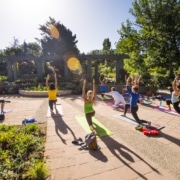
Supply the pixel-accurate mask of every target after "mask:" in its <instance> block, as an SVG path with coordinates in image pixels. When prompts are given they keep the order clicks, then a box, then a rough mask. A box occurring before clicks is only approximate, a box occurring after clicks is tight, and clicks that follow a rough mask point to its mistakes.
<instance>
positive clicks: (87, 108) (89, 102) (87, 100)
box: [82, 79, 98, 135]
mask: <svg viewBox="0 0 180 180" xmlns="http://www.w3.org/2000/svg"><path fill="white" fill-rule="evenodd" d="M86 84H87V82H86V79H84V81H83V87H82V98H83V100H84V113H85V116H86V120H87V123H88V125H89V127H90V129H91V131H92V132H94V133H95V134H96V135H97V134H98V132H97V131H96V129H95V127H94V126H93V123H92V117H93V116H94V115H95V110H94V108H93V104H94V101H95V97H96V85H95V80H94V79H93V90H88V91H87V93H86Z"/></svg>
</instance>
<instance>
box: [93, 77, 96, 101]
mask: <svg viewBox="0 0 180 180" xmlns="http://www.w3.org/2000/svg"><path fill="white" fill-rule="evenodd" d="M95 98H96V84H95V79H93V99H95Z"/></svg>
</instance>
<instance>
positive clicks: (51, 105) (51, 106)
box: [49, 100, 57, 111]
mask: <svg viewBox="0 0 180 180" xmlns="http://www.w3.org/2000/svg"><path fill="white" fill-rule="evenodd" d="M56 102H57V100H49V107H50V110H52V111H53V104H55V103H56Z"/></svg>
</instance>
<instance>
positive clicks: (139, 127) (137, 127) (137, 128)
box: [135, 124, 143, 131]
mask: <svg viewBox="0 0 180 180" xmlns="http://www.w3.org/2000/svg"><path fill="white" fill-rule="evenodd" d="M142 128H143V126H142V125H141V124H139V125H138V126H136V127H135V129H136V130H139V131H140V130H142Z"/></svg>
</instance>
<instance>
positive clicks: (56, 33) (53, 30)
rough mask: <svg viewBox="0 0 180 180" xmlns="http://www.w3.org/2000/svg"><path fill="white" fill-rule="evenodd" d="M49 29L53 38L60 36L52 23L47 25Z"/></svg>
mask: <svg viewBox="0 0 180 180" xmlns="http://www.w3.org/2000/svg"><path fill="white" fill-rule="evenodd" d="M49 31H50V34H51V36H52V37H53V38H56V39H58V38H59V36H60V34H59V31H58V29H57V28H56V27H55V26H54V25H52V24H50V25H49Z"/></svg>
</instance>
